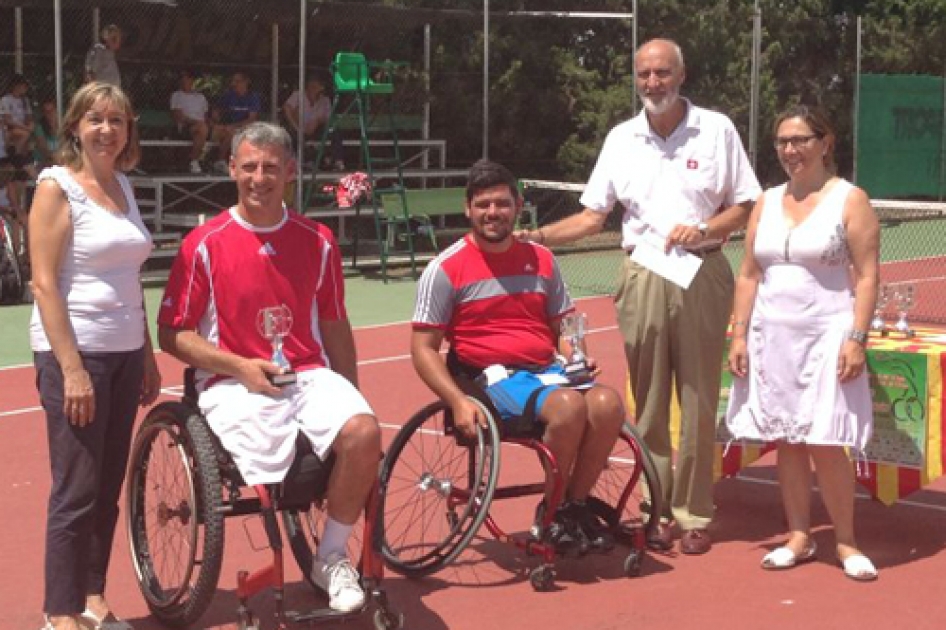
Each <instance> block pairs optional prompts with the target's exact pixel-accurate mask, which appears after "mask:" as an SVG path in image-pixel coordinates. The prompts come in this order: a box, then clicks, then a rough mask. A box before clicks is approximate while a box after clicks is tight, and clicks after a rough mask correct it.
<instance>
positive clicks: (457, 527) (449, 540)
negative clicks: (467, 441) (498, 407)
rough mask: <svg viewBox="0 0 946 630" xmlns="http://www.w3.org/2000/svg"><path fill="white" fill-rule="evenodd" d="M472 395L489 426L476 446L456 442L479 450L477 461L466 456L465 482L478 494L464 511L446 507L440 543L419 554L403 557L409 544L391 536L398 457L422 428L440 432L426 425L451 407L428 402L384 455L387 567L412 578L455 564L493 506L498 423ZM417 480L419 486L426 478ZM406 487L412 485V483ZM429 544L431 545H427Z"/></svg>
mask: <svg viewBox="0 0 946 630" xmlns="http://www.w3.org/2000/svg"><path fill="white" fill-rule="evenodd" d="M470 400H473V401H474V402H475V403H476V404H478V405H479V406H480V407H481V410H482V411H483V413H484V414H485V416H486V417H487V418H488V420H489V421H488V423H487V426H486V427H479V430H478V432H477V439H476V444H475V445H471V446H468V447H462V446H459V445H458V446H457V448H458V449H460V448H468V449H475V451H476V453H475V454H474V459H473V461H472V462H471V461H470V458H469V455H467V456H466V464H467V468H466V470H467V473H468V477H467V480H466V481H467V484H466V485H467V486H469V487H474V486H475V488H476V491H475V492H474V493H473V495H474V496H473V498H472V500H470V501H468V502H467V503H466V504H465V505H464V506H463V509H462V510H460V513H459V514H458V513H457V512H455V511H445V512H444V514H443V517H444V521H445V523H446V525H447V531H446V533H445V534H444V535H443V537H442V538H441V539H440V541H439V542H436V543H431V544H432V547H431V548H430V549H429V550H426V551H425V552H424V553H423V554H422V555H420V556H419V557H416V558H407V557H404V556H403V554H402V553H399V551H401V550H403V549H404V548H405V547H406V545H404V546H401V547H400V548H399V547H398V545H399V543H398V541H393V540H391V536H390V533H391V531H392V527H391V523H390V522H389V510H390V509H392V503H393V502H394V499H393V498H392V496H391V495H392V481H393V478H394V477H395V471H396V467H397V466H398V459H399V458H400V457H402V456H403V455H404V451H405V448H406V447H407V446H408V444H409V443H410V441H411V439H412V438H414V437H415V436H416V435H417V434H418V433H419V432H422V431H423V432H425V434H426V435H431V434H436V433H437V432H436V431H433V432H432V431H431V430H430V429H429V428H428V427H425V423H428V421H430V420H432V419H433V420H435V419H436V418H438V417H442V416H444V415H445V414H447V413H448V412H449V408H448V407H447V406H446V405H445V404H444V403H442V402H439V401H438V402H434V403H431V404H429V405H427V406H426V407H424V408H423V409H421V410H420V411H418V412H417V413H416V414H414V416H412V417H411V418H410V419H409V420H408V421H407V422H406V423H405V424H404V426H403V427H401V430H400V431H398V434H397V435H396V436H395V438H394V441H393V442H392V443H391V446H390V448H389V449H388V451H387V453H385V455H384V459H383V460H382V463H381V475H380V480H379V506H378V521H379V522H378V530H379V531H378V535H379V536H380V547H381V555H382V557H383V558H384V561H385V564H387V566H388V567H390V568H391V569H392V570H394V571H396V572H398V573H400V574H402V575H405V576H407V577H410V578H420V577H424V576H426V575H430V574H432V573H435V572H437V571H439V570H440V569H442V568H444V567H446V566H447V565H448V564H450V562H452V561H453V560H454V559H455V558H456V557H457V556H458V555H460V553H462V552H463V550H464V549H465V548H466V546H467V545H468V544H469V542H470V540H471V539H472V538H473V536H474V535H475V534H476V532H477V531H478V530H479V528H480V526H481V525H482V524H483V521H484V520H486V517H487V516H488V514H489V507H490V504H491V503H492V500H493V493H494V492H495V490H496V484H497V483H498V479H499V454H500V435H499V428H498V426H497V423H496V421H495V419H494V418H493V417H492V414H490V413H489V411H488V410H487V409H486V407H485V406H483V405H482V403H480V402H479V401H476V400H475V399H472V398H471V399H470ZM440 439H443V440H449V441H450V442H452V443H456V438H454V437H452V436H449V435H445V434H441V435H440ZM468 453H469V451H468ZM471 464H472V465H471ZM415 474H416V471H415ZM424 475H427V472H424V473H423V474H422V477H423V476H424ZM413 485H414V486H420V485H421V483H417V484H413ZM407 487H411V486H410V485H408V486H407ZM434 518H436V519H437V520H439V516H438V515H436V514H435V515H434ZM425 531H426V528H425ZM424 548H425V549H426V546H424Z"/></svg>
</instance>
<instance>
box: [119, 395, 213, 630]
mask: <svg viewBox="0 0 946 630" xmlns="http://www.w3.org/2000/svg"><path fill="white" fill-rule="evenodd" d="M159 440H166V443H164V442H159ZM155 446H161V447H163V448H166V449H167V452H168V457H169V458H170V459H172V460H176V461H171V462H170V463H169V465H172V466H173V465H177V466H179V467H180V469H181V470H180V471H178V472H183V475H184V477H185V478H186V479H185V482H186V483H187V484H188V486H189V487H188V488H185V489H184V496H181V497H180V500H179V501H172V505H168V503H167V502H166V501H165V500H164V499H162V500H161V501H160V504H159V505H158V506H156V507H154V509H153V510H149V509H148V507H149V506H148V504H147V501H148V498H149V497H148V493H149V491H150V492H152V493H160V492H162V491H167V492H169V493H170V492H173V490H175V489H178V490H180V489H181V488H180V487H177V488H172V487H171V486H174V485H175V483H178V485H179V482H180V479H178V477H179V476H180V475H174V476H168V478H166V479H161V478H160V473H161V471H160V466H161V461H160V460H158V459H156V458H158V457H160V453H158V452H156V451H155ZM149 474H150V476H149ZM222 489H223V486H222V482H221V479H220V469H219V461H218V459H217V453H216V449H215V446H214V442H213V438H212V435H211V433H210V428H209V427H208V426H207V423H206V421H205V420H204V419H203V418H202V417H201V416H200V415H199V414H198V413H197V412H196V410H195V409H194V408H193V407H191V406H189V405H186V404H184V403H179V402H165V403H161V404H160V405H157V406H156V407H154V408H153V409H152V410H151V411H150V412H149V413H148V415H147V417H146V418H145V420H144V421H143V422H142V424H141V427H140V428H139V429H138V433H137V435H136V437H135V440H134V443H133V446H132V450H131V457H130V466H129V478H128V484H127V493H126V498H127V505H126V519H127V521H126V525H127V529H128V540H129V544H130V547H131V557H132V564H133V565H134V569H135V574H136V577H137V579H138V587H139V589H140V590H141V593H142V595H143V596H144V598H145V601H146V603H147V605H148V608H149V609H150V610H151V613H152V614H153V615H154V616H155V617H157V618H158V619H159V620H160V621H161V622H162V623H164V624H166V625H169V626H174V627H187V626H190V625H191V624H193V623H194V622H195V621H196V620H197V619H198V618H199V617H200V616H201V615H202V614H203V613H204V611H205V610H206V609H207V607H208V606H209V605H210V602H211V600H212V598H213V596H214V593H215V591H216V589H217V582H218V580H219V578H220V566H221V562H222V559H223V548H224V518H223V514H222V512H221V502H222V498H221V493H222ZM175 499H176V497H175ZM152 519H153V520H154V521H155V522H151V521H152ZM178 525H179V526H180V529H181V530H182V532H183V534H184V535H185V537H186V539H187V540H184V541H183V542H185V543H186V544H184V545H182V546H181V547H180V549H181V550H182V553H185V554H189V555H188V556H187V557H186V558H181V559H183V560H184V563H185V564H184V567H183V569H182V571H181V575H179V576H178V578H176V579H173V580H171V581H169V583H163V578H164V576H163V575H160V574H161V573H162V572H163V571H164V569H165V567H166V566H168V565H167V564H165V563H163V562H162V561H161V559H160V558H158V557H156V556H157V555H158V554H159V553H165V552H166V551H167V549H168V548H171V546H168V545H158V546H157V547H156V548H155V549H154V550H152V548H151V545H152V543H153V540H154V538H156V537H158V536H160V535H162V534H167V535H174V532H173V531H171V528H172V527H177V526H178ZM149 526H150V527H151V529H150V530H149ZM162 530H167V531H166V532H165V531H162ZM164 581H166V580H164Z"/></svg>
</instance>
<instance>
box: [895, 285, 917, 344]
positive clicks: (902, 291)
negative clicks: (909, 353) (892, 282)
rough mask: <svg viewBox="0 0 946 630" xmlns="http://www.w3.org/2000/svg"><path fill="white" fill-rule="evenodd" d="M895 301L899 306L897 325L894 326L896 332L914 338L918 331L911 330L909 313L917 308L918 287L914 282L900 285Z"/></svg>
mask: <svg viewBox="0 0 946 630" xmlns="http://www.w3.org/2000/svg"><path fill="white" fill-rule="evenodd" d="M893 301H894V304H896V306H897V323H896V324H894V325H893V328H894V330H896V331H897V332H898V333H901V334H902V335H904V336H906V337H913V336H914V335H916V331H914V330H913V329H912V328H910V322H908V321H907V313H909V312H910V311H912V310H913V308H914V307H915V306H916V286H915V285H914V284H913V283H912V282H905V283H903V284H900V285H898V286H897V290H896V291H894V294H893Z"/></svg>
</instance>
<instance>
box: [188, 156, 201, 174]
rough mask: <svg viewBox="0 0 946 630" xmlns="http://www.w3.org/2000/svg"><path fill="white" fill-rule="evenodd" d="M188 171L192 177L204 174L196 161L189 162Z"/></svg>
mask: <svg viewBox="0 0 946 630" xmlns="http://www.w3.org/2000/svg"><path fill="white" fill-rule="evenodd" d="M190 171H191V174H192V175H200V174H201V173H203V172H204V171H203V169H202V168H200V162H198V161H197V160H191V163H190Z"/></svg>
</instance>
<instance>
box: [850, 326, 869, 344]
mask: <svg viewBox="0 0 946 630" xmlns="http://www.w3.org/2000/svg"><path fill="white" fill-rule="evenodd" d="M847 338H848V339H850V340H851V341H856V342H857V343H859V344H861V345H862V346H866V345H867V333H866V332H864V331H863V330H854V329H852V330H851V331H850V332H848V334H847Z"/></svg>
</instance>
